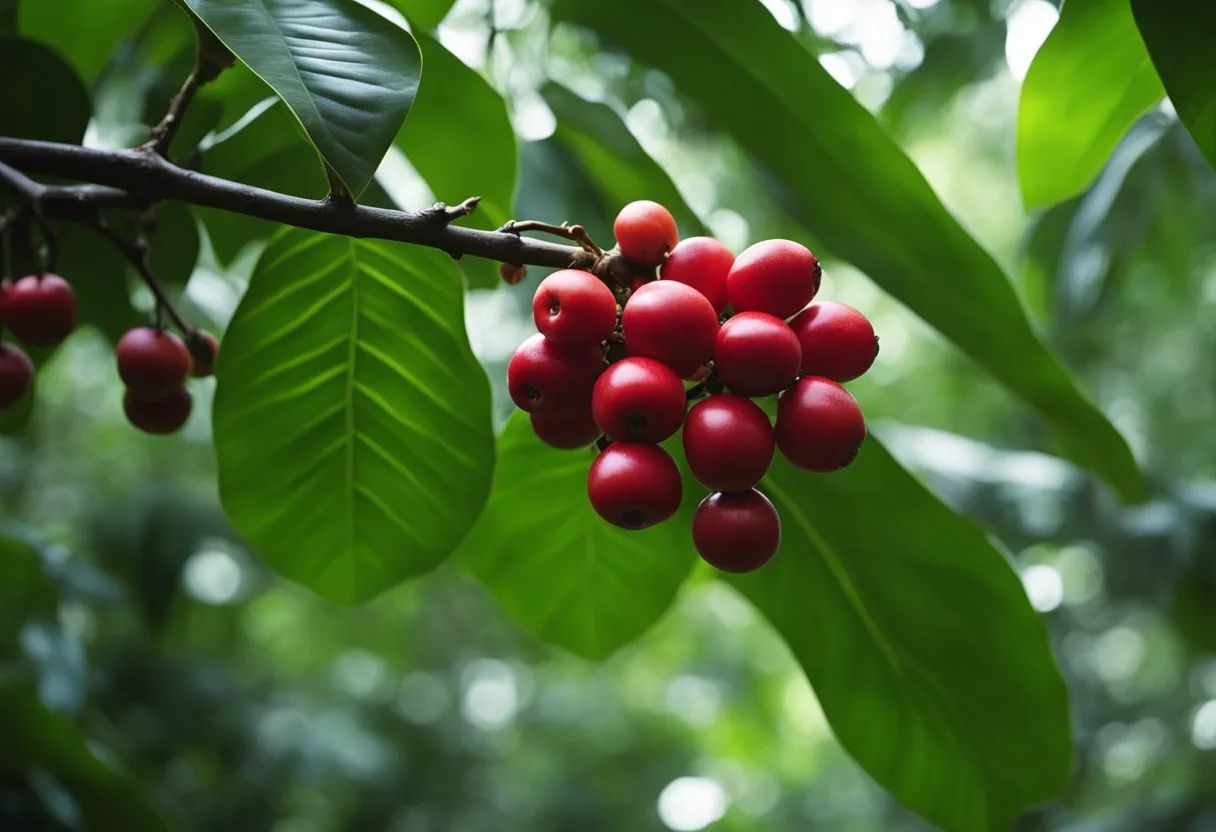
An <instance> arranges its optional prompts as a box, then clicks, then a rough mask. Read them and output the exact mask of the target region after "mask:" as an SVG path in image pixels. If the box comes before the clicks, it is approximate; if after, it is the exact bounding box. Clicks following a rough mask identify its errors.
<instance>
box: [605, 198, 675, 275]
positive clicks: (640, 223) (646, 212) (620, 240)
mask: <svg viewBox="0 0 1216 832" xmlns="http://www.w3.org/2000/svg"><path fill="white" fill-rule="evenodd" d="M612 233H613V234H614V235H616V244H617V245H618V246H619V247H620V249H621V254H623V255H625V259H627V260H630V261H631V262H633V263H634V264H635V265H638V266H643V267H645V268H653V267H655V266H657V265H659V264H660V263H662V262H663V258H664V257H665V256H666V255H667V252H669V251H671V250H672V249H673V248H675V247H676V243H678V242H679V241H680V232H679V230H678V229H677V228H676V221H675V218H674V217H672V215H671V212H670V211H668V210H667V209H666V208H664V207H663V206H662V205H660V204H659V203H657V202H651V201H650V200H648V199H640V200H638V201H637V202H631V203H629V204H628V205H626V206H625V207H624V208H622V209H621V212H620V213H619V214H617V215H616V221H615V222H613V224H612Z"/></svg>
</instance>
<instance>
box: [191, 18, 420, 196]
mask: <svg viewBox="0 0 1216 832" xmlns="http://www.w3.org/2000/svg"><path fill="white" fill-rule="evenodd" d="M185 2H186V4H187V5H188V6H189V7H190V9H191V10H192V11H193V12H194V14H195V15H197V16H198V18H199V19H200V20H202V22H203V23H205V24H206V25H207V27H208V28H209V29H210V30H211V31H212V32H214V33H215V35H216V36H217V37H218V38H219V39H220V40H221V41H222V42H223V43H224V45H225V46H227V47H228V48H229V49H230V50H232V52H233V54H235V55H236V56H237V57H238V58H240V59H241V61H242V62H244V63H245V65H246V66H248V67H249V68H250V69H252V70H253V71H254V72H255V73H257V75H258V76H260V77H261V78H262V80H264V81H265V82H266V83H267V84H269V85H270V86H271V88H273V89H274V91H275V93H276V94H278V96H279V97H280V98H282V99H283V101H284V102H286V104H287V106H289V107H290V108H291V111H292V113H294V114H295V116H296V118H298V119H299V120H300V123H301V124H302V125H303V126H304V130H305V131H306V132H307V133H308V137H309V140H310V141H311V142H312V143H313V145H314V146H315V147H316V148H317V150H318V151H319V152H320V154H321V157H322V158H323V159H324V161H325V163H326V165H327V167H328V169H329V170H331V171H332V172H333V173H334V174H335V175H336V176H337V178H338V179H339V180H340V182H341V184H342V186H343V187H344V189H345V190H346V191H348V192H349V193H350V194H352V195H353V196H356V197H357V196H358V195H359V194H361V193H362V192H363V189H364V188H365V187H367V184H368V183H369V182H370V181H371V179H372V175H373V174H375V172H376V168H377V167H378V166H379V164H380V160H381V159H382V158H384V153H385V151H387V150H388V147H389V145H390V144H391V143H392V139H393V136H395V135H396V134H397V131H398V130H399V129H400V128H401V123H402V122H403V121H404V120H405V116H406V113H408V112H409V110H410V104H411V103H412V102H413V100H414V93H415V92H416V91H417V89H418V76H419V74H420V73H421V71H422V63H421V58H420V55H419V52H418V45H417V44H416V43H415V42H414V39H413V38H412V37H410V34H409V32H407V31H405V30H404V29H402V28H401V27H399V26H397V25H396V24H395V23H392V22H390V21H389V20H387V19H386V18H384V17H382V16H381V15H380V14H378V13H376V12H374V11H372V10H371V9H369V8H367V7H366V6H364V5H362V4H360V3H358V2H356V0H251V2H248V3H232V2H225V0H185Z"/></svg>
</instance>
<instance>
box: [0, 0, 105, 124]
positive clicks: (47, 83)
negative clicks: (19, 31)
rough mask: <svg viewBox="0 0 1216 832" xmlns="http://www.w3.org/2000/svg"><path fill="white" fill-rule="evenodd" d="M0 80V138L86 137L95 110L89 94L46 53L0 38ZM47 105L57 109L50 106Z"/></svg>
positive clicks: (53, 55)
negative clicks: (0, 90) (0, 83)
mask: <svg viewBox="0 0 1216 832" xmlns="http://www.w3.org/2000/svg"><path fill="white" fill-rule="evenodd" d="M27 6H28V4H27ZM0 78H3V79H4V94H3V95H2V96H0V136H9V137H11V138H17V139H41V140H42V141H48V142H65V143H70V144H77V143H79V142H80V140H81V139H82V138H84V131H85V128H86V127H88V126H89V116H90V114H91V113H92V110H93V108H92V105H91V104H90V103H89V93H88V91H87V90H85V88H84V85H83V84H82V83H81V82H80V79H79V78H77V77H76V73H75V72H74V71H73V70H72V67H71V66H69V65H68V64H67V63H65V62H64V60H63V58H61V57H60V56H59V55H58V54H56V53H55V52H54V51H52V50H51V49H50V48H48V47H46V46H43V45H42V44H40V43H34V42H33V41H31V40H25V39H23V38H5V37H0ZM48 101H53V102H55V106H53V107H48V106H47V102H48Z"/></svg>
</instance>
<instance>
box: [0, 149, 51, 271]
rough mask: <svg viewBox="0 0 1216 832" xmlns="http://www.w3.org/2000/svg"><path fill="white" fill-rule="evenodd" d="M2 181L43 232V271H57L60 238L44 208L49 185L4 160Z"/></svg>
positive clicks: (0, 174) (1, 165)
mask: <svg viewBox="0 0 1216 832" xmlns="http://www.w3.org/2000/svg"><path fill="white" fill-rule="evenodd" d="M0 182H3V183H4V184H6V185H8V186H9V188H10V189H12V190H13V191H14V192H15V193H16V194H17V198H18V199H20V200H21V204H22V206H23V210H24V213H25V214H27V215H28V216H29V217H30V218H32V219H33V220H34V224H35V225H37V226H38V231H39V233H41V234H42V242H43V244H44V249H45V250H44V251H43V252H41V253H40V256H41V259H42V271H43V273H44V274H45V273H46V272H53V271H55V266H56V265H57V264H58V262H59V238H58V237H57V236H56V235H55V230H54V229H53V228H51V224H50V223H49V222H47V219H46V215H45V214H44V213H43V210H42V197H43V195H44V194H45V193H46V191H47V186H46V185H43V184H41V183H40V182H35V181H34V180H33V179H30V178H29V177H28V176H26V175H25V174H24V173H22V172H21V171H19V170H17V169H16V168H13V167H10V166H9V165H6V164H4V163H3V162H0Z"/></svg>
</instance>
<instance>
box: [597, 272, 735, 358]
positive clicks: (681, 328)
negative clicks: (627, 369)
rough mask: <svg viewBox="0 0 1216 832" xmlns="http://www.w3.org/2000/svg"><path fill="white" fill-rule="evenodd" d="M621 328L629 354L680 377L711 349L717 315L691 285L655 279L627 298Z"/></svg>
mask: <svg viewBox="0 0 1216 832" xmlns="http://www.w3.org/2000/svg"><path fill="white" fill-rule="evenodd" d="M621 328H622V331H623V332H624V335H625V343H626V345H627V346H628V347H629V354H630V355H640V356H643V357H644V358H653V359H655V360H656V361H662V362H663V363H664V364H666V365H667V366H669V367H671V369H673V370H675V371H676V373H677V374H679V375H680V376H681V377H682V378H684V377H688V376H691V375H692V374H693V373H695V372H696V371H697V369H698V368H699V367H700V366H701V365H702V364H704V363H705V360H706V359H707V358H709V354H710V353H711V352H712V351H713V348H714V336H716V335H717V334H718V315H717V314H716V313H715V312H714V308H713V306H712V305H710V302H709V301H708V300H706V299H705V296H704V295H702V294H701V293H700V292H698V291H697V290H696V289H693V288H692V287H691V286H685V285H684V284H683V283H676V282H674V281H671V280H656V281H654V282H653V283H647V284H646V285H645V286H643V287H642V288H640V289H638V290H637V291H636V292H634V293H633V296H632V297H630V298H629V302H628V303H626V304H625V311H624V312H623V313H621Z"/></svg>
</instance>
